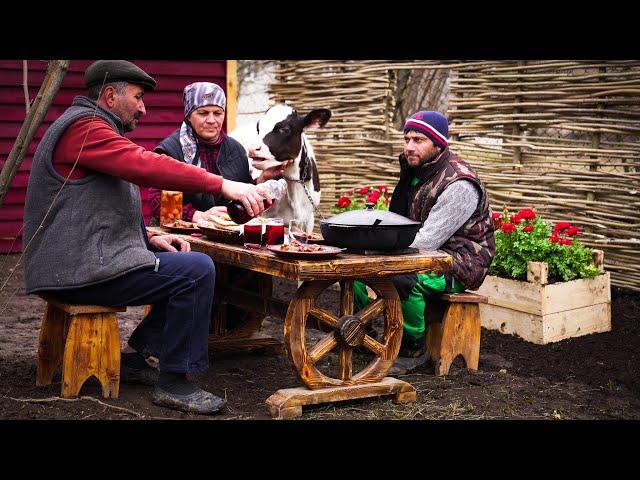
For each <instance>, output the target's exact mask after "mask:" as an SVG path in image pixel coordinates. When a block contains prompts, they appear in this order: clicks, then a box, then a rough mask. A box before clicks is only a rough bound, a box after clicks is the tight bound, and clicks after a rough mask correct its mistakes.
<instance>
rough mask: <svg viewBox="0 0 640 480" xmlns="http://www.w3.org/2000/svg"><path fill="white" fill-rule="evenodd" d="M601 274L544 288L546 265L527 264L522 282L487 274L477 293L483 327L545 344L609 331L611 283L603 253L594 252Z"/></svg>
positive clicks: (537, 263)
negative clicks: (483, 300)
mask: <svg viewBox="0 0 640 480" xmlns="http://www.w3.org/2000/svg"><path fill="white" fill-rule="evenodd" d="M594 260H595V262H596V266H597V267H598V269H599V270H600V271H601V272H603V273H602V275H598V276H597V277H592V278H584V279H579V280H571V281H569V282H558V283H554V284H548V281H547V264H546V263H544V262H529V265H528V272H527V281H526V282H525V281H519V280H511V279H507V278H500V277H495V276H491V275H489V276H487V277H486V279H485V281H484V282H483V284H482V285H481V286H480V288H479V289H478V293H479V294H481V295H485V296H487V297H488V303H487V304H481V305H480V322H481V325H482V326H483V327H485V328H488V329H491V330H499V331H500V332H502V333H507V334H515V335H518V336H519V337H522V338H523V339H525V340H527V341H529V342H533V343H537V344H541V345H544V344H547V343H551V342H557V341H560V340H564V339H565V338H571V337H579V336H581V335H588V334H590V333H600V332H608V331H610V330H611V285H610V278H609V272H604V254H603V252H602V251H601V250H594Z"/></svg>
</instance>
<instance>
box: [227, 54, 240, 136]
mask: <svg viewBox="0 0 640 480" xmlns="http://www.w3.org/2000/svg"><path fill="white" fill-rule="evenodd" d="M237 120H238V61H237V60H227V132H232V131H233V130H234V129H235V128H236V123H237Z"/></svg>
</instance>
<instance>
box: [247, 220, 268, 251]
mask: <svg viewBox="0 0 640 480" xmlns="http://www.w3.org/2000/svg"><path fill="white" fill-rule="evenodd" d="M263 237H264V223H262V222H258V221H250V222H247V223H245V224H244V225H242V242H243V243H244V246H245V247H246V248H260V246H261V245H262V242H263Z"/></svg>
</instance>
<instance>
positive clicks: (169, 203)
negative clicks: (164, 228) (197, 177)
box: [160, 190, 182, 225]
mask: <svg viewBox="0 0 640 480" xmlns="http://www.w3.org/2000/svg"><path fill="white" fill-rule="evenodd" d="M181 218H182V192H175V191H171V190H162V193H161V194H160V225H171V224H173V222H175V221H176V220H180V219H181Z"/></svg>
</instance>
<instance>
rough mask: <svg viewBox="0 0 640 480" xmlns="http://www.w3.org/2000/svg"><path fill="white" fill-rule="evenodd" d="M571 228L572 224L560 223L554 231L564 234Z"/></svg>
mask: <svg viewBox="0 0 640 480" xmlns="http://www.w3.org/2000/svg"><path fill="white" fill-rule="evenodd" d="M570 226H571V224H570V223H569V222H558V223H556V224H555V226H554V227H553V231H554V232H563V231H565V230H566V229H567V228H569V227H570Z"/></svg>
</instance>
